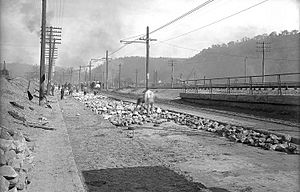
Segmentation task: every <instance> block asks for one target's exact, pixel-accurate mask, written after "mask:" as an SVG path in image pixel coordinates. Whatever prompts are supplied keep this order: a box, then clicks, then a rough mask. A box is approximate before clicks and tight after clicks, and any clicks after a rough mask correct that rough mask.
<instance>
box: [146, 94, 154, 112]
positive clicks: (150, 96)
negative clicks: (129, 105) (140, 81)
mask: <svg viewBox="0 0 300 192" xmlns="http://www.w3.org/2000/svg"><path fill="white" fill-rule="evenodd" d="M144 100H145V104H146V107H147V113H148V114H149V107H151V113H152V112H153V105H154V93H153V91H151V90H149V89H148V90H146V92H145V93H144Z"/></svg>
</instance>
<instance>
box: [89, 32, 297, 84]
mask: <svg viewBox="0 0 300 192" xmlns="http://www.w3.org/2000/svg"><path fill="white" fill-rule="evenodd" d="M257 42H265V43H266V47H270V48H268V49H267V48H266V49H265V50H266V53H265V74H273V73H286V72H299V71H300V69H299V42H300V34H299V32H298V31H296V30H294V31H292V32H288V31H283V32H281V33H280V34H277V33H276V32H272V33H271V34H269V35H268V34H263V35H258V36H255V37H253V38H251V39H250V38H247V37H245V38H243V39H241V40H238V41H235V42H234V41H231V42H228V43H227V44H225V43H224V44H222V45H212V46H211V47H209V48H207V49H203V50H202V51H201V52H200V53H198V54H196V55H195V56H193V57H191V58H187V59H183V58H150V70H149V72H150V83H151V82H153V79H154V78H153V77H154V70H157V71H158V79H159V80H161V81H162V82H168V83H169V82H170V79H171V66H170V63H169V62H170V60H171V59H173V60H174V63H175V70H174V75H175V77H174V79H179V78H180V76H182V79H193V78H203V77H204V76H205V77H206V78H210V77H223V76H244V74H245V60H246V65H247V68H246V71H247V75H260V74H261V66H262V53H261V52H258V51H259V48H257V46H261V45H259V44H257ZM260 50H262V49H260ZM246 57H247V58H246ZM245 58H246V59H245ZM120 63H121V64H122V68H121V71H122V77H121V79H122V81H131V82H135V71H136V69H137V70H138V81H139V82H143V79H144V77H145V58H144V57H123V58H118V59H114V60H112V61H111V62H110V64H109V66H110V67H109V68H110V74H112V76H113V78H117V77H118V65H119V64H120ZM103 71H105V66H100V67H98V68H96V69H94V70H93V74H95V78H96V79H98V80H101V77H102V75H103ZM112 76H111V77H110V81H111V78H112Z"/></svg>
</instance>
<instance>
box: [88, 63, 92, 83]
mask: <svg viewBox="0 0 300 192" xmlns="http://www.w3.org/2000/svg"><path fill="white" fill-rule="evenodd" d="M89 81H90V83H91V82H92V60H90V64H89Z"/></svg>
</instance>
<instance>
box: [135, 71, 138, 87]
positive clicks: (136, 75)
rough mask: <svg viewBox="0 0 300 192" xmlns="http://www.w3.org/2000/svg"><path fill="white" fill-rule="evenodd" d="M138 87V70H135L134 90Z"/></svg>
mask: <svg viewBox="0 0 300 192" xmlns="http://www.w3.org/2000/svg"><path fill="white" fill-rule="evenodd" d="M137 87H138V70H137V69H136V70H135V89H137Z"/></svg>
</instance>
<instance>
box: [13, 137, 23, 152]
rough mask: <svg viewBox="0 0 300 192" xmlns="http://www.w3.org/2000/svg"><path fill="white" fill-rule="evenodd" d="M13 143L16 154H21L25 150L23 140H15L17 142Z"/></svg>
mask: <svg viewBox="0 0 300 192" xmlns="http://www.w3.org/2000/svg"><path fill="white" fill-rule="evenodd" d="M13 143H14V144H15V146H16V152H17V153H21V152H23V151H24V150H25V148H26V142H25V140H24V141H18V140H17V141H14V142H13Z"/></svg>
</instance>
